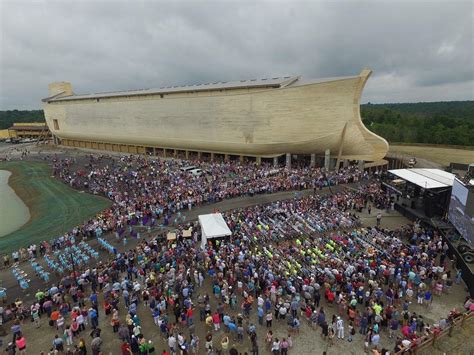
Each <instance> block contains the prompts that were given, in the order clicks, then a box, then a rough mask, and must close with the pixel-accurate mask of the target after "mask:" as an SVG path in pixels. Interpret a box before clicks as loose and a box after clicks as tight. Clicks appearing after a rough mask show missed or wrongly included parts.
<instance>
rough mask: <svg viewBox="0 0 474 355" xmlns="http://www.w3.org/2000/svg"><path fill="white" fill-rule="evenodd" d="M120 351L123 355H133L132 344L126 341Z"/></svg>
mask: <svg viewBox="0 0 474 355" xmlns="http://www.w3.org/2000/svg"><path fill="white" fill-rule="evenodd" d="M120 351H121V352H122V355H132V349H131V348H130V344H129V343H127V342H126V341H124V342H122V345H121V346H120Z"/></svg>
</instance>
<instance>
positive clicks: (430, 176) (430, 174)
mask: <svg viewBox="0 0 474 355" xmlns="http://www.w3.org/2000/svg"><path fill="white" fill-rule="evenodd" d="M389 172H390V173H392V174H394V175H396V176H398V177H399V178H402V179H403V180H406V181H409V182H411V183H413V184H415V185H418V186H420V187H422V188H424V189H438V188H441V187H449V186H453V182H454V178H455V175H454V174H451V173H448V172H446V171H443V170H440V169H395V170H389Z"/></svg>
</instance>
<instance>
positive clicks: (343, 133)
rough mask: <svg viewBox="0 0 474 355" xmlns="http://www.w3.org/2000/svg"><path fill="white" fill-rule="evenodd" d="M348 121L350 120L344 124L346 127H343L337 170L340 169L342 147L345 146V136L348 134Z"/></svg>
mask: <svg viewBox="0 0 474 355" xmlns="http://www.w3.org/2000/svg"><path fill="white" fill-rule="evenodd" d="M347 123H348V122H346V124H345V125H344V128H343V129H342V133H341V140H340V142H339V151H338V152H337V160H336V171H338V170H339V164H340V163H341V156H342V149H343V147H344V137H345V136H346V128H347Z"/></svg>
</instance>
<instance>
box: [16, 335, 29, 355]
mask: <svg viewBox="0 0 474 355" xmlns="http://www.w3.org/2000/svg"><path fill="white" fill-rule="evenodd" d="M15 344H16V347H17V348H18V350H19V351H20V354H26V339H25V337H24V336H23V334H21V333H20V334H19V335H18V338H17V339H16V340H15Z"/></svg>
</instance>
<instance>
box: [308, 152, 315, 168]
mask: <svg viewBox="0 0 474 355" xmlns="http://www.w3.org/2000/svg"><path fill="white" fill-rule="evenodd" d="M309 165H310V166H311V167H312V168H314V167H315V166H316V154H314V153H313V154H311V163H310V164H309Z"/></svg>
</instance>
